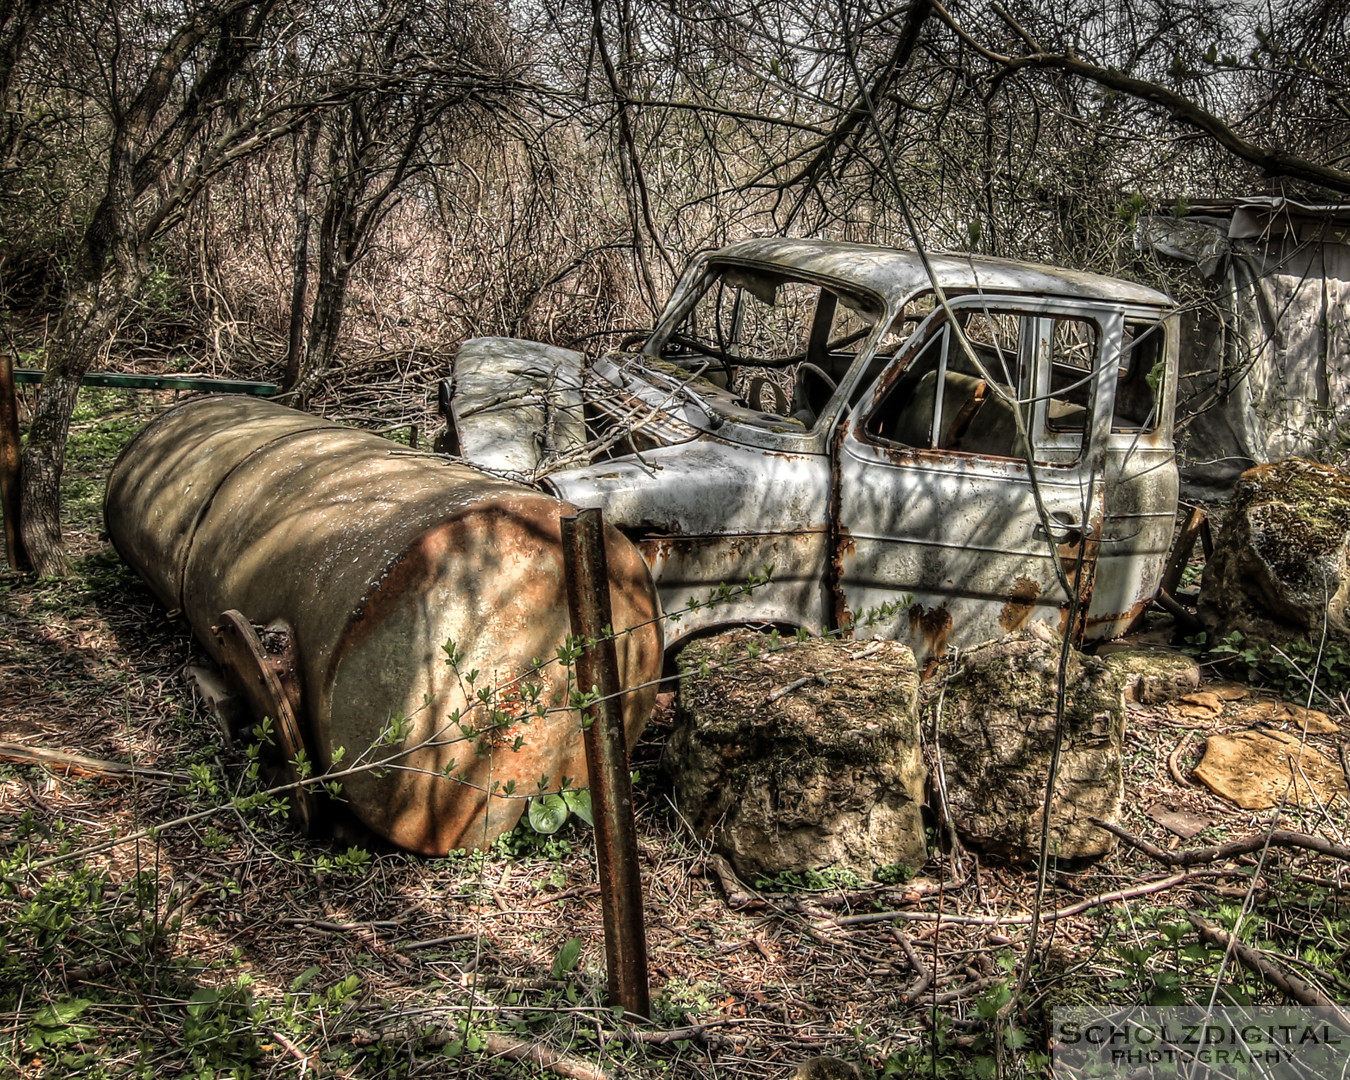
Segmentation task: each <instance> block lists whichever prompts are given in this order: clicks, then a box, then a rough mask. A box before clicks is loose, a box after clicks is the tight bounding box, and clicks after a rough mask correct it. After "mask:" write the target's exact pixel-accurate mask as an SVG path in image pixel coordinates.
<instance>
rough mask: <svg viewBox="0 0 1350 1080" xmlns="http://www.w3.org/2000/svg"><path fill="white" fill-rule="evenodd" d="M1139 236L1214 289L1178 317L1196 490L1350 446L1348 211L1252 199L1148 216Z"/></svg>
mask: <svg viewBox="0 0 1350 1080" xmlns="http://www.w3.org/2000/svg"><path fill="white" fill-rule="evenodd" d="M1139 242H1140V244H1141V246H1145V247H1148V248H1150V249H1152V250H1154V251H1157V252H1159V253H1160V254H1164V255H1168V256H1171V257H1173V258H1180V259H1184V260H1186V261H1187V262H1192V263H1194V264H1195V265H1196V267H1197V268H1198V270H1199V271H1200V273H1201V274H1202V275H1203V276H1204V277H1205V278H1206V279H1207V280H1208V282H1209V284H1210V286H1211V302H1210V303H1209V304H1206V305H1203V306H1201V307H1198V308H1196V309H1192V310H1189V311H1187V312H1186V313H1185V315H1184V317H1183V322H1182V326H1183V338H1182V342H1181V382H1180V386H1179V389H1178V395H1177V405H1178V416H1179V417H1180V418H1182V422H1183V424H1184V425H1185V432H1184V435H1183V436H1182V443H1181V445H1182V461H1181V465H1182V477H1183V480H1184V482H1185V483H1186V485H1187V487H1188V489H1189V490H1190V491H1191V492H1192V493H1194V494H1203V493H1205V492H1218V491H1222V490H1226V489H1227V488H1228V487H1229V486H1231V484H1232V482H1233V481H1234V480H1235V479H1236V477H1237V475H1238V474H1239V473H1240V472H1242V471H1243V470H1244V469H1248V468H1250V467H1251V466H1252V465H1255V464H1257V463H1259V462H1264V461H1274V460H1278V459H1280V458H1285V457H1290V456H1295V455H1297V456H1302V457H1314V458H1318V459H1320V460H1331V459H1337V458H1339V457H1341V456H1343V455H1344V453H1345V452H1346V451H1350V207H1344V206H1335V207H1310V206H1302V205H1300V204H1296V203H1293V202H1290V201H1288V200H1283V199H1246V200H1241V201H1237V202H1234V203H1231V204H1227V206H1225V207H1214V208H1209V207H1206V208H1202V209H1200V210H1199V211H1198V212H1193V213H1192V214H1191V215H1190V216H1187V217H1182V218H1164V217H1155V218H1148V219H1146V220H1144V221H1143V222H1141V224H1140V234H1139Z"/></svg>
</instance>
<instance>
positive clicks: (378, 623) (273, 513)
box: [104, 397, 662, 854]
mask: <svg viewBox="0 0 1350 1080" xmlns="http://www.w3.org/2000/svg"><path fill="white" fill-rule="evenodd" d="M570 510H571V507H569V505H568V504H567V503H564V502H562V501H560V500H558V499H555V498H552V497H550V496H547V495H545V494H543V493H542V492H539V491H537V490H535V489H532V488H528V487H525V486H522V485H519V484H514V483H510V482H508V481H505V480H500V479H497V478H495V477H492V476H489V475H486V474H484V473H481V472H478V471H476V470H474V469H470V468H467V467H465V466H463V465H460V464H456V463H453V462H451V461H449V460H447V459H445V458H443V457H437V456H435V455H432V454H424V453H417V452H414V451H408V450H405V449H402V448H400V447H398V446H397V445H396V444H394V443H391V442H389V441H388V440H386V439H383V438H381V437H379V436H377V435H374V434H371V433H369V432H362V431H357V430H354V429H351V428H347V427H342V426H340V425H337V424H333V423H330V422H326V421H324V420H322V419H319V418H316V417H313V416H309V415H306V414H304V413H300V412H296V411H294V410H291V409H287V408H285V407H283V406H280V405H277V404H275V403H272V402H267V401H258V400H246V399H243V398H237V397H207V398H198V399H194V400H191V401H188V402H186V403H184V404H181V405H178V406H176V407H175V408H173V409H170V410H168V411H167V412H165V413H163V414H161V415H160V416H159V417H158V418H156V419H155V420H154V421H153V422H152V423H151V424H150V425H149V426H147V427H146V428H145V430H144V431H142V432H141V433H140V434H139V435H138V436H137V437H136V438H135V439H134V440H133V441H132V442H131V444H130V445H128V446H127V448H126V450H125V451H124V452H123V454H122V455H121V457H120V458H119V459H118V461H117V464H116V465H115V466H114V468H113V471H112V474H111V476H110V477H109V480H108V489H107V495H106V498H105V503H104V516H105V519H106V522H107V527H108V532H109V534H110V535H111V537H112V540H113V543H114V545H115V546H116V548H117V550H118V552H119V553H120V554H121V555H122V557H123V558H124V559H125V560H126V561H127V562H128V563H129V564H130V565H131V566H132V567H133V568H134V569H135V570H136V571H137V573H139V574H140V575H141V577H142V578H144V579H145V581H146V582H147V583H148V584H149V586H150V588H151V589H152V590H153V591H154V592H155V594H156V595H157V596H158V597H159V599H160V600H161V601H162V602H163V603H164V604H165V605H166V606H167V607H168V608H170V610H174V611H181V612H182V613H183V614H184V615H185V616H186V617H187V619H188V621H189V623H190V624H191V626H192V628H193V630H194V631H195V633H196V635H197V637H198V639H199V640H200V641H201V643H202V644H203V645H204V646H205V648H206V649H207V651H208V652H210V653H212V654H213V656H215V657H216V659H217V660H220V659H221V656H222V653H221V647H222V646H221V641H220V640H219V639H218V638H217V635H216V634H215V633H214V632H213V627H216V626H217V625H218V623H219V621H220V619H221V615H222V613H224V612H226V611H229V610H231V609H237V610H238V611H239V612H241V613H242V614H243V615H244V616H245V617H246V619H247V620H249V621H250V622H252V623H254V624H258V625H267V624H271V623H274V622H277V621H280V622H283V623H285V624H287V626H288V628H289V630H290V632H291V634H292V635H293V641H294V646H295V650H296V653H297V664H296V667H297V674H298V676H299V678H298V683H299V695H298V696H299V709H298V710H297V711H298V713H299V716H300V717H301V726H302V728H303V733H304V738H305V741H306V743H307V746H308V748H309V753H310V756H311V758H313V759H314V760H316V762H317V765H318V766H319V768H321V769H324V770H328V769H330V768H331V769H332V770H333V771H338V770H343V769H348V768H350V767H351V766H352V765H353V764H358V763H368V762H373V761H376V760H382V761H387V763H388V765H387V767H385V768H382V769H379V770H370V771H366V772H362V773H359V774H357V775H352V776H349V777H347V778H345V779H344V780H343V781H342V783H343V797H344V798H346V799H347V800H348V801H349V802H350V804H351V807H352V809H353V810H354V811H355V812H356V814H357V816H358V817H359V818H361V820H362V821H364V822H365V824H366V825H368V826H369V827H370V828H371V829H372V830H373V831H374V832H376V833H377V834H379V835H381V836H384V837H386V838H388V839H389V840H391V841H393V842H394V843H396V844H398V845H400V846H401V847H404V848H407V849H409V850H411V851H416V852H420V853H423V854H444V853H445V852H447V851H451V850H455V849H458V848H465V847H482V846H484V845H485V844H487V843H490V842H491V841H492V840H493V839H495V838H496V837H497V836H499V835H500V834H501V833H503V832H505V831H507V830H509V829H510V828H511V827H512V826H513V825H514V824H515V822H516V820H517V819H518V818H519V816H520V813H521V811H522V809H523V808H524V799H523V797H524V796H527V795H531V794H534V793H535V792H536V791H538V790H540V786H541V784H542V786H543V789H544V790H557V789H558V788H559V787H560V786H561V785H563V784H564V783H565V782H569V781H570V783H571V784H572V785H574V786H584V785H585V784H586V782H587V780H586V761H585V756H584V752H583V749H582V739H581V732H580V726H579V720H578V716H577V714H576V713H575V712H572V711H570V710H568V709H567V708H566V707H565V704H566V701H567V692H568V689H569V687H568V682H567V680H568V672H567V668H566V667H565V666H564V665H562V664H559V663H557V662H553V663H551V664H547V665H545V666H543V667H537V666H536V663H535V662H536V661H537V660H547V659H548V658H550V657H553V656H555V654H556V652H557V650H558V647H559V646H560V645H562V644H563V643H564V640H565V638H566V635H567V633H568V616H567V602H566V593H565V587H564V578H563V567H562V552H561V538H560V525H559V521H560V518H561V516H562V515H564V514H566V513H568V512H570ZM606 553H607V556H608V561H609V567H610V579H611V580H610V595H611V601H612V605H613V614H614V624H615V627H616V629H617V630H619V631H620V632H621V633H620V636H619V638H618V641H617V646H618V657H619V667H620V677H621V680H622V685H623V686H625V687H633V688H634V689H633V690H632V691H631V692H629V693H628V694H626V696H625V700H624V717H625V726H626V730H627V733H628V738H629V743H630V746H631V744H632V742H633V741H634V740H635V739H636V737H637V735H638V733H639V731H640V730H641V727H642V725H643V724H644V723H645V721H646V719H647V717H648V715H649V713H650V711H651V706H652V703H653V700H654V696H655V686H654V680H655V679H656V678H657V677H658V676H659V675H660V672H661V657H662V636H661V630H660V624H659V622H658V621H657V619H656V616H657V615H658V614H659V603H658V600H657V597H656V593H655V590H654V588H653V585H652V582H651V578H650V575H649V574H648V571H647V568H646V566H645V564H644V563H643V561H642V558H641V556H640V555H639V554H638V552H637V550H636V548H634V547H633V545H632V544H631V543H629V542H628V540H626V539H625V538H624V537H623V536H622V535H621V534H620V533H618V532H617V531H616V530H614V529H612V528H611V529H608V530H607V532H606ZM629 628H633V629H632V631H631V632H629V633H623V631H625V630H628V629H629ZM447 644H449V645H451V646H452V647H453V648H454V649H455V650H456V651H457V653H459V654H461V655H460V656H459V658H458V663H456V664H451V663H450V662H449V657H448V655H447V651H446V646H447ZM536 694H537V695H538V697H539V699H540V700H542V701H544V702H545V703H547V704H549V705H550V706H551V709H550V711H549V712H548V713H547V715H546V716H544V717H542V718H540V717H531V715H530V714H531V712H532V709H531V707H530V704H529V703H530V701H531V700H533V699H534V697H535V695H536ZM400 720H402V722H403V725H404V726H405V727H406V731H405V732H403V733H402V735H401V736H400V737H398V738H393V739H392V740H391V739H390V730H391V724H393V725H398V723H399V721H400ZM335 761H336V764H335ZM564 778H566V780H565V779H564ZM508 792H509V793H510V794H509V795H508V794H507V793H508Z"/></svg>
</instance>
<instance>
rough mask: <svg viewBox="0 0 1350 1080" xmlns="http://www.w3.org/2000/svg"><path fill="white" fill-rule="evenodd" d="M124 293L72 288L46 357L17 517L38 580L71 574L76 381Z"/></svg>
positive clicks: (109, 327)
mask: <svg viewBox="0 0 1350 1080" xmlns="http://www.w3.org/2000/svg"><path fill="white" fill-rule="evenodd" d="M125 295H126V293H125V291H124V290H122V289H118V290H117V291H115V292H114V293H113V294H112V295H110V296H108V295H103V294H102V293H101V292H100V289H99V287H98V283H97V282H95V283H93V284H92V285H91V284H88V283H86V284H85V285H84V286H82V287H79V288H76V289H75V290H74V291H73V292H72V293H71V295H70V296H69V297H68V298H67V300H66V307H65V311H64V312H62V315H61V322H60V323H59V324H58V325H57V330H56V342H55V348H54V349H53V350H52V352H51V353H49V354H48V358H47V370H46V373H45V374H44V375H43V376H42V385H41V386H40V387H39V389H38V396H37V404H36V405H35V406H34V408H33V420H32V423H31V424H30V425H29V428H28V442H27V444H26V445H25V446H24V450H23V463H22V466H21V474H22V479H21V491H22V495H21V497H20V506H21V512H20V519H19V527H20V531H21V532H22V534H23V543H24V547H25V548H26V549H27V551H28V558H29V560H30V561H31V562H32V564H33V569H34V570H36V571H37V572H38V574H40V575H41V576H42V577H64V576H65V575H66V574H69V573H70V560H69V558H68V557H67V556H66V552H65V547H64V545H63V543H62V539H61V473H62V470H63V469H64V468H65V461H66V436H67V434H68V433H69V431H70V417H71V413H73V412H74V410H75V398H76V395H78V394H79V392H80V379H81V378H83V377H84V373H85V372H86V371H88V370H89V367H90V365H91V364H92V363H93V361H94V357H95V356H97V355H98V351H99V349H100V348H101V347H102V345H103V343H104V342H106V341H107V340H108V338H109V337H110V336H111V334H112V332H113V328H114V326H116V324H117V320H118V318H119V316H120V314H121V311H122V307H123V297H124V296H125Z"/></svg>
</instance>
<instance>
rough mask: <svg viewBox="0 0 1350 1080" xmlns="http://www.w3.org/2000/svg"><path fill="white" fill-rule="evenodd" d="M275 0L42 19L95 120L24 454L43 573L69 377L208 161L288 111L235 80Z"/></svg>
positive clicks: (83, 366)
mask: <svg viewBox="0 0 1350 1080" xmlns="http://www.w3.org/2000/svg"><path fill="white" fill-rule="evenodd" d="M278 4H279V0H230V2H227V3H224V4H219V5H217V4H203V5H201V6H198V7H194V8H190V9H189V10H188V12H187V14H186V16H185V18H184V19H183V21H182V22H181V23H180V24H178V25H177V26H174V27H172V28H170V29H169V30H168V31H167V32H166V33H164V34H163V35H162V36H161V37H158V38H156V37H154V36H153V33H154V31H153V26H154V22H153V20H150V19H138V18H136V17H135V16H136V12H135V11H134V10H133V9H132V8H130V7H128V6H126V5H123V4H120V3H115V2H109V3H107V4H103V3H90V4H81V5H74V6H70V7H64V8H60V9H48V10H47V12H46V21H45V23H44V25H43V27H42V28H41V32H42V34H43V36H44V39H45V40H44V45H45V46H46V47H47V48H48V49H49V50H50V52H49V56H51V57H54V58H57V61H58V62H59V63H61V64H62V65H64V66H65V69H66V70H65V71H63V72H62V73H61V77H62V78H63V79H67V80H69V81H71V82H76V83H79V82H84V83H85V86H86V92H88V93H91V94H92V95H93V96H95V98H96V100H97V101H98V103H99V106H100V109H101V112H102V116H103V121H104V123H105V124H106V136H105V138H106V144H105V145H106V150H105V157H104V158H103V161H102V163H101V167H102V171H103V174H104V175H103V192H102V195H101V197H100V198H99V200H98V203H97V205H96V206H95V208H94V210H93V212H92V214H91V215H90V217H89V220H88V223H87V225H86V226H85V227H84V230H83V233H82V236H81V238H80V242H79V247H78V251H77V255H76V258H75V262H74V265H73V267H72V268H71V271H70V275H69V279H68V283H67V286H66V291H65V296H64V299H63V301H62V306H61V312H60V317H59V320H58V322H57V325H56V329H55V332H54V334H53V335H52V341H51V343H50V346H49V349H48V354H47V366H46V372H45V374H44V376H43V381H42V386H41V389H40V391H39V394H38V398H37V404H36V407H35V409H34V412H33V419H32V424H31V426H30V428H29V433H28V441H27V444H26V446H25V448H24V453H23V465H22V468H23V494H22V499H23V502H22V507H23V509H22V522H21V527H22V532H23V537H24V543H25V546H26V547H27V549H28V551H29V554H30V557H31V558H32V560H33V564H34V566H35V568H36V569H37V570H38V572H39V573H41V574H46V575H58V574H63V573H65V572H67V570H68V564H67V560H66V556H65V552H64V550H63V547H62V543H61V527H60V516H59V508H60V484H61V472H62V467H63V463H64V456H65V441H66V434H67V431H68V429H69V425H70V417H71V413H72V411H73V409H74V406H75V396H76V393H77V392H78V390H79V385H80V379H81V377H82V376H83V375H84V373H85V372H86V371H87V370H88V369H89V367H90V365H91V364H92V362H93V360H94V358H95V357H96V356H97V355H98V352H99V350H100V349H101V348H103V346H104V345H105V344H106V343H107V341H108V340H109V337H110V335H111V333H112V330H113V328H114V326H115V324H116V321H117V319H118V317H119V316H120V314H121V313H122V311H123V310H124V308H125V306H126V304H127V303H128V301H129V300H130V299H131V298H132V297H134V296H136V294H137V293H138V291H139V290H140V288H141V286H142V284H143V283H144V281H145V277H146V274H147V271H148V268H149V249H150V244H151V242H152V241H153V239H154V238H155V237H156V236H157V235H158V234H159V233H160V232H161V231H162V230H164V229H166V228H169V227H170V226H171V225H173V224H174V223H175V222H176V221H177V220H179V219H180V218H181V215H182V213H183V211H184V209H185V207H186V206H187V205H188V204H189V203H190V202H191V200H192V199H193V198H194V197H195V196H196V194H197V193H198V192H199V191H200V190H201V188H202V185H203V184H204V183H205V182H206V180H207V179H208V178H209V176H210V175H211V174H212V173H213V172H214V171H216V170H218V169H220V168H223V167H224V166H225V165H226V164H228V163H229V162H230V161H231V160H233V159H235V158H237V157H239V156H241V155H242V154H244V153H247V152H248V151H249V150H251V149H253V148H255V147H256V146H258V145H260V144H261V143H263V142H265V141H266V140H267V139H269V138H272V137H275V135H276V133H277V132H278V131H279V130H283V129H284V128H285V127H286V125H287V124H288V123H290V120H289V118H288V116H287V115H286V114H285V111H284V110H282V111H281V112H280V113H279V112H277V111H275V110H272V109H268V108H267V107H266V103H265V102H260V101H256V100H255V101H252V102H248V104H251V105H253V106H254V107H253V108H246V107H245V105H246V98H245V97H244V96H242V95H241V83H242V81H243V79H244V77H245V75H246V74H247V72H248V71H249V68H250V64H251V62H252V61H253V59H254V57H255V56H256V54H257V53H258V51H259V49H260V47H261V46H262V44H263V41H264V35H265V32H266V31H267V30H268V28H269V26H270V20H272V18H273V17H274V14H275V12H276V10H277V8H278Z"/></svg>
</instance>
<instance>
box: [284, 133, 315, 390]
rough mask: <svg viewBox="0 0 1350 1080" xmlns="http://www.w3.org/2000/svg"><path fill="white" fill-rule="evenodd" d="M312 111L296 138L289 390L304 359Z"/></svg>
mask: <svg viewBox="0 0 1350 1080" xmlns="http://www.w3.org/2000/svg"><path fill="white" fill-rule="evenodd" d="M319 129H320V125H319V116H318V114H317V113H316V114H315V115H314V116H313V117H311V118H310V120H309V123H308V124H307V125H306V126H305V132H304V134H303V136H301V137H299V138H297V139H296V153H295V195H294V201H293V206H294V214H295V239H294V242H293V243H292V246H291V268H292V269H291V318H290V332H289V334H288V335H287V342H286V369H285V373H284V374H283V376H282V379H281V385H282V386H283V387H285V388H286V389H287V390H290V389H291V388H292V387H294V386H295V385H296V383H298V382H299V381H300V372H301V371H302V370H303V369H304V362H305V294H306V293H307V292H308V291H309V219H310V213H309V178H310V175H311V173H313V171H314V148H315V146H316V145H317V144H318V141H319Z"/></svg>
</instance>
